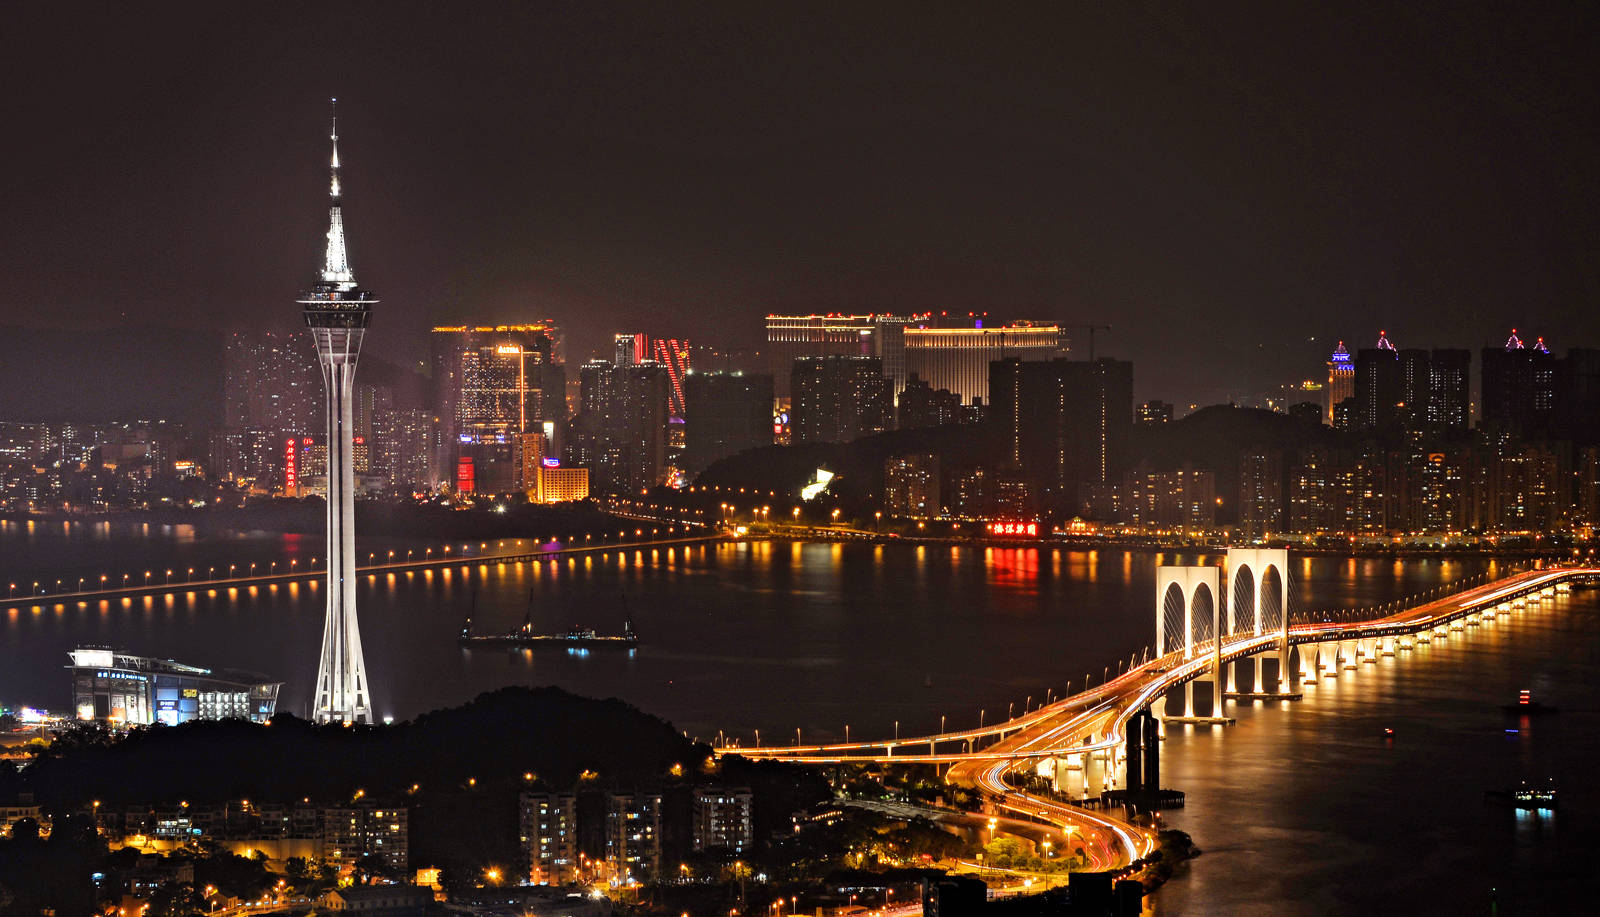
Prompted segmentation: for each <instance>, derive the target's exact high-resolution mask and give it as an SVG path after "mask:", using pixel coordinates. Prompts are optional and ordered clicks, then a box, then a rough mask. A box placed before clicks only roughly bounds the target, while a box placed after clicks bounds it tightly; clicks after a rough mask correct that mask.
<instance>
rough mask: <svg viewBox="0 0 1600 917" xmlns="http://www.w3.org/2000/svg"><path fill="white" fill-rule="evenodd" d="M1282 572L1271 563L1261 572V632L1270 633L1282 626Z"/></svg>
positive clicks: (1283, 610) (1283, 611)
mask: <svg viewBox="0 0 1600 917" xmlns="http://www.w3.org/2000/svg"><path fill="white" fill-rule="evenodd" d="M1284 595H1285V590H1284V588H1283V572H1282V571H1280V570H1279V569H1278V565H1277V564H1272V565H1270V566H1268V567H1267V568H1266V570H1265V571H1263V572H1262V574H1261V608H1260V615H1261V632H1262V633H1270V632H1272V631H1277V630H1281V629H1282V628H1283V623H1284V620H1283V616H1284V614H1285V609H1284V607H1283V597H1284Z"/></svg>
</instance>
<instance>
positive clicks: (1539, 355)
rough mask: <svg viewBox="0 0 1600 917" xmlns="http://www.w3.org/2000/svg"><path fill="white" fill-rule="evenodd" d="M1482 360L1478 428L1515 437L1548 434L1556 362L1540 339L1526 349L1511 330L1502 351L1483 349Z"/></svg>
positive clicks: (1500, 349)
mask: <svg viewBox="0 0 1600 917" xmlns="http://www.w3.org/2000/svg"><path fill="white" fill-rule="evenodd" d="M1482 356H1483V370H1482V372H1483V410H1482V412H1481V413H1480V414H1479V419H1480V420H1481V421H1482V425H1483V426H1484V427H1485V428H1486V429H1489V430H1492V431H1494V432H1497V433H1507V434H1511V435H1515V436H1528V437H1538V436H1544V435H1546V434H1548V433H1549V432H1550V427H1551V420H1552V417H1553V414H1554V411H1555V395H1556V391H1555V389H1556V360H1555V358H1554V357H1552V356H1551V355H1550V350H1549V348H1547V347H1546V346H1545V344H1544V338H1539V339H1538V341H1537V342H1535V344H1534V346H1532V347H1529V346H1527V345H1525V344H1523V342H1522V339H1521V338H1519V337H1517V332H1516V329H1515V328H1513V329H1512V330H1511V337H1510V338H1509V339H1507V340H1506V344H1505V346H1504V347H1486V348H1484V349H1483V352H1482Z"/></svg>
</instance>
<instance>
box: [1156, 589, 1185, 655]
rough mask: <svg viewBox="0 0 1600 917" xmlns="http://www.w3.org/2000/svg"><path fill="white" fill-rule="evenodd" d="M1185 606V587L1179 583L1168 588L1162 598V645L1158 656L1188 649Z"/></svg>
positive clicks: (1157, 649)
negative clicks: (1185, 630) (1185, 632)
mask: <svg viewBox="0 0 1600 917" xmlns="http://www.w3.org/2000/svg"><path fill="white" fill-rule="evenodd" d="M1184 604H1185V602H1184V597H1183V587H1181V586H1179V585H1178V584H1177V583H1173V584H1172V585H1170V586H1168V587H1167V591H1166V594H1165V595H1163V596H1162V598H1161V644H1160V645H1159V646H1157V647H1156V651H1157V653H1158V654H1159V653H1170V652H1172V651H1174V650H1181V649H1185V648H1187V647H1188V645H1189V642H1188V640H1187V639H1185V638H1186V636H1187V635H1186V634H1184V614H1183V610H1184Z"/></svg>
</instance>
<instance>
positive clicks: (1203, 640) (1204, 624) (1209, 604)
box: [1189, 583, 1217, 647]
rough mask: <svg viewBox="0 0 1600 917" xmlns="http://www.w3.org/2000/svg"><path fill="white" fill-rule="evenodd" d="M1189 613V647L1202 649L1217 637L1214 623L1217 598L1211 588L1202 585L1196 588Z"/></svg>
mask: <svg viewBox="0 0 1600 917" xmlns="http://www.w3.org/2000/svg"><path fill="white" fill-rule="evenodd" d="M1189 613H1190V616H1191V617H1190V621H1191V624H1190V627H1191V629H1190V632H1189V636H1190V642H1189V645H1190V646H1193V647H1201V646H1205V645H1207V644H1209V643H1210V642H1211V641H1212V640H1213V639H1214V638H1215V637H1216V636H1217V635H1216V633H1215V631H1214V630H1213V622H1212V618H1213V617H1214V616H1215V614H1216V597H1215V596H1213V595H1212V594H1211V587H1210V586H1208V585H1206V584H1205V583H1201V584H1200V585H1198V586H1196V587H1195V590H1194V598H1193V599H1191V600H1190V602H1189Z"/></svg>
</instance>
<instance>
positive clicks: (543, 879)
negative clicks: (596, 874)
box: [518, 793, 578, 885]
mask: <svg viewBox="0 0 1600 917" xmlns="http://www.w3.org/2000/svg"><path fill="white" fill-rule="evenodd" d="M519 808H520V815H519V822H518V823H519V828H520V836H521V838H522V855H523V858H524V861H525V863H526V865H527V870H528V881H530V882H532V883H533V884H534V885H567V884H569V883H573V882H576V881H578V797H576V796H574V795H573V794H571V793H523V794H522V795H521V797H520V798H519Z"/></svg>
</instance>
